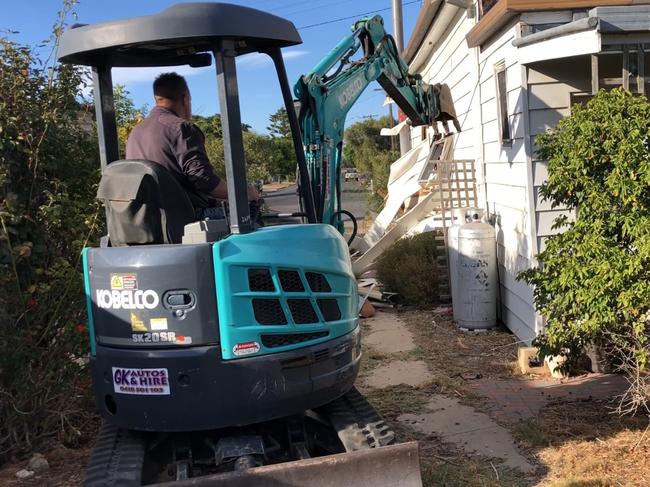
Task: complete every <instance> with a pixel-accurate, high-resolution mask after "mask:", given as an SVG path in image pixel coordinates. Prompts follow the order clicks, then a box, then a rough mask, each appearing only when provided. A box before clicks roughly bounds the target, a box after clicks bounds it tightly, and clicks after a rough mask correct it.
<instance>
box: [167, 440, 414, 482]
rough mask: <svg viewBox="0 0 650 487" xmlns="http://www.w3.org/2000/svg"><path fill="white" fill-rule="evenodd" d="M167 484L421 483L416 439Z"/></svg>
mask: <svg viewBox="0 0 650 487" xmlns="http://www.w3.org/2000/svg"><path fill="white" fill-rule="evenodd" d="M159 485H160V486H163V485H164V486H167V487H190V486H197V487H201V486H213V485H214V486H219V487H250V486H252V485H254V486H255V487H342V486H345V487H348V486H349V487H422V479H421V477H420V460H419V457H418V444H417V442H410V443H402V444H399V445H390V446H383V447H380V448H371V449H367V450H358V451H354V452H349V453H340V454H337V455H329V456H325V457H318V458H309V459H307V460H297V461H294V462H287V463H280V464H277V465H267V466H264V467H257V468H252V469H249V470H244V471H239V472H228V473H225V474H218V475H209V476H205V477H197V478H193V479H188V480H182V481H177V482H173V483H165V484H159Z"/></svg>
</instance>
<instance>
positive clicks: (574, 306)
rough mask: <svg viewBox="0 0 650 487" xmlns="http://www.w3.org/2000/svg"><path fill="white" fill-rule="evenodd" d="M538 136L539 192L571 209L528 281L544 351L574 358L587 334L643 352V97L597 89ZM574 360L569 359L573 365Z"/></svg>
mask: <svg viewBox="0 0 650 487" xmlns="http://www.w3.org/2000/svg"><path fill="white" fill-rule="evenodd" d="M572 112H573V113H572V115H571V116H570V117H568V118H566V119H564V120H562V121H561V122H560V123H559V124H558V126H557V128H556V129H554V130H552V131H551V132H549V133H547V134H546V135H544V136H541V137H538V138H537V141H536V142H537V145H538V147H539V152H538V154H539V157H540V158H542V159H546V160H547V161H548V173H549V176H548V181H547V182H546V183H545V184H544V186H543V187H542V189H541V194H542V196H543V197H544V198H545V199H547V200H549V201H551V203H552V204H553V206H554V207H566V208H569V209H573V210H575V214H576V218H575V221H572V220H571V219H569V218H567V217H566V216H563V217H560V218H558V219H557V220H556V222H555V226H556V228H558V229H561V230H563V232H562V233H560V234H558V235H555V236H553V237H551V238H549V239H548V240H547V242H546V248H545V250H544V251H543V252H542V253H541V254H540V255H539V256H538V261H539V266H538V267H537V268H535V269H531V270H528V271H526V272H524V273H522V275H520V278H522V279H524V280H525V281H526V282H528V283H529V284H532V285H533V286H534V295H535V305H536V307H537V310H538V311H539V312H540V313H541V314H543V315H544V316H546V318H547V328H546V332H545V334H544V335H543V336H542V337H540V339H539V340H538V345H539V346H541V348H542V351H543V353H545V354H546V353H552V354H559V353H562V352H567V354H568V356H569V358H570V359H571V360H575V359H577V358H578V353H579V351H580V350H581V349H582V347H583V346H584V345H586V344H589V343H594V342H595V343H597V344H606V345H613V346H615V348H616V349H618V350H620V351H622V352H623V353H624V354H631V355H632V356H633V358H634V360H636V361H638V363H639V365H640V368H641V370H643V369H645V368H646V366H647V361H648V358H649V357H648V352H649V349H648V330H649V329H648V324H649V323H650V309H649V306H650V151H649V148H648V144H649V141H650V103H649V102H648V100H647V99H646V98H644V97H636V96H633V95H631V94H630V93H628V92H625V91H622V90H614V91H611V92H604V91H603V92H601V93H599V94H598V96H596V97H595V98H594V99H592V100H591V101H590V102H589V103H588V104H587V105H586V106H581V105H578V106H574V107H573V108H572ZM571 364H572V362H570V365H571Z"/></svg>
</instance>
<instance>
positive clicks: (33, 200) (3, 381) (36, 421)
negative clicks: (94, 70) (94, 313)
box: [0, 1, 101, 462]
mask: <svg viewBox="0 0 650 487" xmlns="http://www.w3.org/2000/svg"><path fill="white" fill-rule="evenodd" d="M72 5H73V1H66V2H65V4H64V10H63V12H62V13H61V19H64V18H65V17H66V13H67V12H68V11H69V10H70V8H71V7H72ZM61 25H62V20H61V24H57V25H56V26H55V33H59V32H60V31H61ZM50 43H51V45H52V46H53V49H55V48H56V43H57V38H56V36H55V37H53V38H52V39H51V40H50ZM83 86H84V78H83V77H82V73H81V72H80V71H79V70H77V69H76V68H73V67H70V66H59V65H49V64H48V63H47V62H44V61H43V59H41V58H40V57H39V56H38V55H37V54H36V53H35V52H33V51H32V50H31V49H30V48H29V47H26V46H22V45H19V44H17V43H15V42H13V41H12V40H10V39H8V38H0V93H2V96H0V418H2V420H1V421H0V462H2V461H3V460H5V459H7V458H9V457H10V456H11V455H16V454H20V453H21V452H25V451H28V450H29V449H31V448H34V447H38V446H39V445H41V444H42V443H43V441H45V440H46V439H48V438H52V437H55V436H56V437H58V438H59V439H60V440H63V441H65V442H74V440H75V438H77V436H78V434H79V432H78V428H77V426H78V425H77V426H75V424H74V421H75V419H78V414H79V412H80V397H82V395H83V394H84V393H85V391H87V390H88V389H87V379H88V377H87V374H86V370H85V361H84V357H85V356H86V352H87V348H88V336H87V335H88V334H87V331H86V325H85V312H84V303H83V301H84V299H83V293H82V291H81V290H82V289H83V283H82V274H81V267H80V256H81V250H82V248H83V247H84V246H85V245H87V244H89V243H91V242H94V241H95V240H96V239H97V237H98V235H99V234H100V231H101V228H100V227H99V221H100V219H99V218H98V215H99V212H100V207H99V204H98V203H97V202H96V201H95V192H96V189H97V182H98V177H99V164H98V155H97V149H96V147H97V144H96V139H95V136H94V134H93V133H92V132H91V131H90V130H91V129H92V127H88V125H89V124H88V123H87V120H89V119H91V116H90V115H89V113H88V112H87V105H85V104H81V103H79V102H78V100H79V99H81V88H82V87H83ZM90 125H92V124H90Z"/></svg>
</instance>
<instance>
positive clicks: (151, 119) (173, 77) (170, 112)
mask: <svg viewBox="0 0 650 487" xmlns="http://www.w3.org/2000/svg"><path fill="white" fill-rule="evenodd" d="M153 94H154V99H155V101H156V106H155V107H154V108H153V110H151V112H150V113H149V115H148V116H147V118H146V119H145V120H144V121H142V123H140V124H138V125H137V126H136V127H135V128H134V129H133V130H132V131H131V134H130V135H129V140H128V141H127V143H126V158H127V159H140V160H145V161H152V162H155V163H158V164H160V165H161V166H163V167H165V168H166V169H168V170H169V171H170V172H171V173H172V174H173V175H174V176H175V177H176V179H177V180H178V181H179V182H180V183H181V185H182V186H183V188H184V189H185V190H186V192H187V193H188V196H189V198H190V200H191V201H192V204H193V205H194V207H195V209H196V212H197V217H198V218H199V219H204V218H223V217H224V215H223V211H222V209H221V208H215V207H211V201H210V200H209V198H215V199H218V200H225V199H227V198H228V189H227V187H226V183H225V181H223V180H222V179H221V178H219V176H217V175H216V174H215V173H214V170H213V169H212V166H211V165H210V160H209V159H208V155H207V153H206V151H205V135H203V132H202V131H201V129H200V128H199V127H197V126H196V125H194V124H193V123H192V122H191V120H192V96H191V95H190V90H189V88H188V87H187V83H186V82H185V78H183V77H182V76H181V75H179V74H177V73H164V74H161V75H160V76H158V77H157V78H156V80H155V81H154V82H153ZM259 197H260V195H259V193H258V192H257V190H256V189H255V187H254V186H252V185H249V186H248V200H249V201H251V202H252V201H257V200H258V199H259Z"/></svg>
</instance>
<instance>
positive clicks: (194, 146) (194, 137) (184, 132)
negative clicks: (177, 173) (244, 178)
mask: <svg viewBox="0 0 650 487" xmlns="http://www.w3.org/2000/svg"><path fill="white" fill-rule="evenodd" d="M204 140H205V138H204V135H203V133H202V132H201V130H200V129H199V128H198V127H196V126H195V125H193V124H191V123H184V124H182V126H181V138H180V140H179V143H178V148H177V151H178V153H177V156H176V157H177V159H178V161H179V163H180V164H181V170H182V171H183V174H185V176H187V179H188V180H189V181H190V182H191V183H192V184H193V185H194V186H195V187H196V188H197V190H199V191H200V192H202V193H204V194H206V195H208V196H211V197H213V198H216V199H220V200H225V199H228V187H227V185H226V182H225V181H224V180H223V179H221V178H219V177H218V176H217V175H216V174H214V170H213V169H212V165H211V164H210V161H209V159H208V155H207V154H206V152H205V143H204ZM259 198H260V194H259V193H258V191H257V190H256V189H255V187H254V186H252V185H248V201H257V200H258V199H259Z"/></svg>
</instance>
